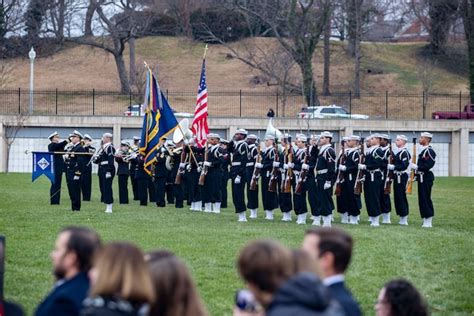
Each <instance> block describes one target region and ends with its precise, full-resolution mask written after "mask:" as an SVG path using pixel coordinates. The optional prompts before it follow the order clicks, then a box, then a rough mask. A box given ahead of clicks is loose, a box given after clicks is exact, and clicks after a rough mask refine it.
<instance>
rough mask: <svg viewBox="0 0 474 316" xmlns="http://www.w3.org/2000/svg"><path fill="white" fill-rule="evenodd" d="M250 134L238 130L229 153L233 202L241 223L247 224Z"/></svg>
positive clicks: (230, 145)
mask: <svg viewBox="0 0 474 316" xmlns="http://www.w3.org/2000/svg"><path fill="white" fill-rule="evenodd" d="M247 134H248V132H247V131H246V130H245V129H238V130H237V131H236V132H235V134H234V138H233V140H232V141H230V142H229V145H228V147H227V148H228V152H229V153H231V154H232V163H231V165H230V178H231V179H232V202H234V207H235V213H237V214H238V216H239V219H238V221H239V222H246V221H247V216H246V215H245V211H246V210H247V207H246V205H245V183H246V181H247V180H246V172H245V170H246V169H245V168H246V164H247V160H248V152H249V147H248V145H247V143H246V142H245V138H246V137H247Z"/></svg>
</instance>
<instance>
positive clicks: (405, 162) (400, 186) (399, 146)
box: [387, 135, 411, 225]
mask: <svg viewBox="0 0 474 316" xmlns="http://www.w3.org/2000/svg"><path fill="white" fill-rule="evenodd" d="M407 140H408V139H407V137H406V136H405V135H397V139H396V141H395V145H396V146H393V149H392V151H393V158H394V159H393V164H389V165H388V166H387V168H388V169H389V170H392V171H393V176H394V178H393V197H394V202H395V211H396V212H397V215H398V216H400V222H399V224H400V225H408V213H409V206H408V200H407V194H406V187H407V182H408V171H409V169H408V167H409V166H410V160H411V155H410V153H409V152H408V150H407V148H406V143H407Z"/></svg>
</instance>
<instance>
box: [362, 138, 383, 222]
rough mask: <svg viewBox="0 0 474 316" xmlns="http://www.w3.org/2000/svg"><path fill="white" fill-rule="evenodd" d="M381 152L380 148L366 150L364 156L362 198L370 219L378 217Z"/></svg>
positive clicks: (381, 186)
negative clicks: (363, 193)
mask: <svg viewBox="0 0 474 316" xmlns="http://www.w3.org/2000/svg"><path fill="white" fill-rule="evenodd" d="M382 164H383V151H382V149H381V148H380V146H372V147H370V148H368V149H367V153H366V156H365V165H366V167H367V169H366V170H365V181H364V192H365V195H364V198H365V205H366V207H367V213H368V214H369V216H370V217H377V216H379V215H380V210H381V208H380V191H381V190H383V181H382V171H381V169H380V168H381V167H382Z"/></svg>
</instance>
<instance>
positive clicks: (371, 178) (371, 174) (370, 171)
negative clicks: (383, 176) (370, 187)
mask: <svg viewBox="0 0 474 316" xmlns="http://www.w3.org/2000/svg"><path fill="white" fill-rule="evenodd" d="M367 171H368V172H369V173H370V182H374V180H375V177H374V174H375V173H376V172H380V169H374V170H367Z"/></svg>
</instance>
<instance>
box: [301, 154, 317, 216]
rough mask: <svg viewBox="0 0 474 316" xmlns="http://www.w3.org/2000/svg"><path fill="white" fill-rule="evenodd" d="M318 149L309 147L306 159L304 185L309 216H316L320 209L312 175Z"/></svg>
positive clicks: (314, 179)
mask: <svg viewBox="0 0 474 316" xmlns="http://www.w3.org/2000/svg"><path fill="white" fill-rule="evenodd" d="M318 155H319V149H318V146H314V145H310V146H309V157H308V160H307V161H308V165H309V170H308V175H307V176H306V182H305V184H304V186H305V189H306V191H307V192H308V201H309V207H310V208H311V215H312V216H318V215H317V214H318V212H319V211H318V210H319V209H320V205H319V202H320V201H319V200H318V199H317V194H316V178H315V175H314V168H315V167H316V162H317V160H318Z"/></svg>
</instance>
